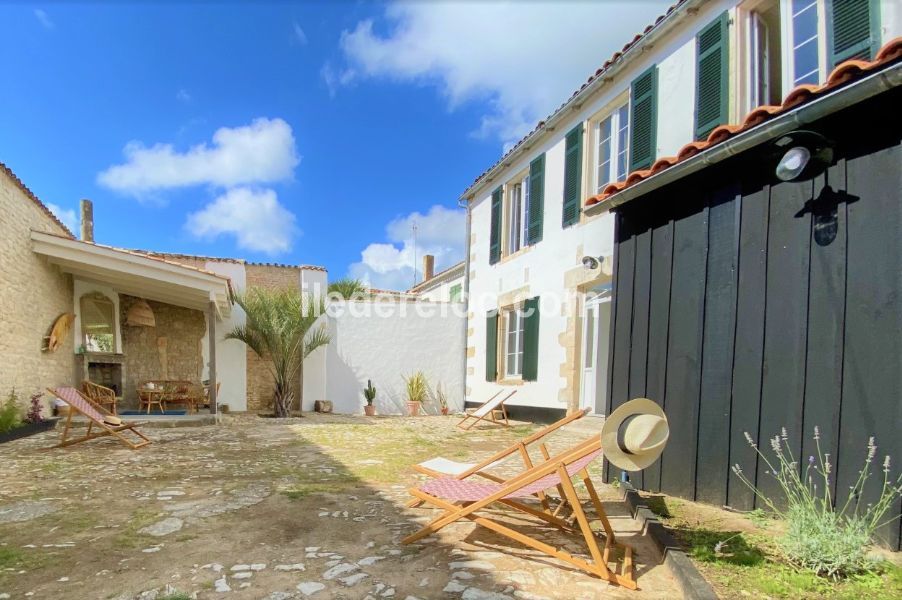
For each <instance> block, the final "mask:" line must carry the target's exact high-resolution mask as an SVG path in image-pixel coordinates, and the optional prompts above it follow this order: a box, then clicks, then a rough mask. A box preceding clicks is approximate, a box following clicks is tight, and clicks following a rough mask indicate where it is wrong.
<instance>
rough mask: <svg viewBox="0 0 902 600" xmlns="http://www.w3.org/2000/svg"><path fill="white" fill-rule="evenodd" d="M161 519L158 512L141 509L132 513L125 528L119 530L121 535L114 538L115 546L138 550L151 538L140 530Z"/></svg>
mask: <svg viewBox="0 0 902 600" xmlns="http://www.w3.org/2000/svg"><path fill="white" fill-rule="evenodd" d="M158 519H160V514H159V513H158V512H157V511H154V510H149V509H146V508H141V509H138V510H136V511H135V512H133V513H132V516H131V518H129V520H128V523H126V525H125V527H123V528H122V529H120V530H119V533H117V534H116V535H115V537H113V546H115V547H116V548H137V547H139V546H142V545H144V543H145V542H146V541H147V540H148V539H149V538H150V537H151V536H148V535H145V534H143V533H139V530H141V529H143V528H144V527H147V526H148V525H150V524H151V523H153V522H155V521H157V520H158Z"/></svg>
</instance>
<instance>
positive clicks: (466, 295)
mask: <svg viewBox="0 0 902 600" xmlns="http://www.w3.org/2000/svg"><path fill="white" fill-rule="evenodd" d="M457 205H458V206H459V207H461V208H465V209H467V237H466V239H465V240H464V248H465V253H464V286H463V300H464V316H465V318H464V326H463V337H464V347H463V353H462V354H461V372H462V374H463V379H462V381H463V388H464V389H463V392H464V397H463V401H464V403H463V406H462V407H461V408H462V409H463V408H465V407H466V405H467V343H468V341H467V329H469V326H470V245H471V244H470V235H471V234H470V229H471V227H472V220H473V213H472V212H471V206H470V201H469V200H465V199H458V201H457Z"/></svg>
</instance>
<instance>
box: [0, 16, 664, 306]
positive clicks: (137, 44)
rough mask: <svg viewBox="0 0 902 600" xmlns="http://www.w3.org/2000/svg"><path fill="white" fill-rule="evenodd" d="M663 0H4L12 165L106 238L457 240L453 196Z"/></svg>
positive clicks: (252, 242) (400, 245) (230, 252)
mask: <svg viewBox="0 0 902 600" xmlns="http://www.w3.org/2000/svg"><path fill="white" fill-rule="evenodd" d="M667 4H668V3H667V2H660V1H651V0H649V1H648V2H596V3H588V2H577V3H572V4H570V3H561V2H558V3H541V2H530V3H526V4H522V3H521V4H509V3H481V4H476V3H456V4H454V3H449V4H444V3H438V2H414V3H390V4H376V3H362V2H356V3H355V2H337V3H333V2H316V3H310V4H303V3H297V4H295V3H288V2H276V3H272V4H265V3H263V4H261V3H254V4H249V3H242V2H227V3H214V2H195V3H188V4H177V3H175V2H164V3H160V4H158V5H151V4H150V3H140V4H139V3H123V4H122V5H119V4H114V3H113V2H106V3H103V2H101V3H94V4H85V5H79V4H74V3H73V4H70V3H61V2H52V3H48V4H46V5H43V4H10V3H3V4H0V55H2V56H4V57H6V60H5V61H4V77H3V79H2V81H3V83H2V84H0V85H2V89H0V161H3V162H5V163H6V164H7V165H8V166H9V167H10V168H11V169H12V170H13V171H14V172H16V174H18V175H19V177H20V178H22V180H23V181H24V182H25V184H26V185H28V186H29V187H30V188H31V189H32V190H33V191H34V192H35V193H36V194H37V195H38V197H39V198H41V199H42V200H43V201H44V202H46V203H48V204H52V205H53V209H54V210H55V211H57V212H58V214H60V215H61V216H62V218H63V219H64V220H67V221H69V222H70V223H72V222H73V221H74V218H75V214H76V213H77V208H78V200H79V199H80V198H83V197H86V198H90V199H92V200H93V201H94V213H95V233H96V238H97V241H98V242H101V243H106V244H111V245H115V246H123V247H128V248H145V249H153V250H160V251H170V252H184V253H192V254H203V255H211V256H237V257H243V258H247V259H249V260H256V261H272V262H283V263H292V264H304V263H311V264H319V265H323V266H325V267H327V268H328V269H329V272H330V277H331V278H337V277H341V276H344V275H347V274H350V275H354V276H358V277H361V278H364V279H367V280H368V281H370V282H371V283H372V284H374V285H376V286H379V287H391V288H401V289H403V288H406V287H409V285H410V283H412V280H413V270H412V266H413V265H412V263H413V245H412V243H411V241H410V239H409V238H410V225H411V223H412V222H413V221H416V222H417V224H418V227H419V236H418V237H419V243H418V245H417V254H418V255H422V254H423V253H424V252H431V253H434V254H436V255H437V263H438V264H437V267H438V268H443V267H446V266H448V265H450V264H452V263H453V262H455V261H457V260H460V259H461V258H462V257H463V236H464V229H463V228H464V219H463V216H462V211H461V210H460V209H458V208H457V198H458V196H459V195H460V193H461V192H462V191H463V190H464V189H465V188H466V187H467V185H468V184H469V183H470V182H471V181H472V180H473V179H474V178H475V177H476V176H477V175H478V174H479V173H481V172H482V171H483V170H484V169H485V168H486V167H488V166H489V165H491V164H492V163H493V162H494V161H495V160H497V158H498V157H499V156H500V154H501V152H502V150H503V148H504V147H505V146H506V145H509V144H510V143H512V142H514V141H516V140H517V139H519V137H520V136H521V135H522V134H523V133H525V132H526V131H528V130H529V129H531V127H532V126H533V125H534V123H535V122H536V121H537V120H539V119H541V118H543V117H544V116H545V115H546V114H548V112H550V111H551V110H553V108H554V107H556V106H557V105H558V104H560V103H561V102H562V101H563V100H564V99H566V97H568V96H569V94H570V92H571V91H572V90H573V89H575V88H576V87H577V86H578V85H579V84H580V83H581V82H582V81H583V80H584V79H585V77H587V76H588V75H589V73H590V72H592V71H593V70H594V69H595V68H596V67H597V66H598V65H600V64H601V63H603V62H604V60H605V59H606V58H607V57H609V56H610V55H611V54H612V53H613V52H614V51H615V50H617V49H619V48H620V47H621V46H622V45H623V44H625V43H626V42H627V41H629V40H630V39H631V38H632V36H633V35H634V34H635V33H636V32H637V31H640V30H641V29H642V28H643V27H644V26H645V25H647V24H648V23H650V22H652V21H653V20H654V18H655V17H656V16H657V15H658V14H661V13H662V12H663V10H665V9H666V5H667Z"/></svg>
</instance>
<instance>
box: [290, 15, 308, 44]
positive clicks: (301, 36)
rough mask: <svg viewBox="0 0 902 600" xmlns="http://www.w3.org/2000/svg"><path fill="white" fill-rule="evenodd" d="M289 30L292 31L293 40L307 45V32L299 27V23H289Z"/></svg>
mask: <svg viewBox="0 0 902 600" xmlns="http://www.w3.org/2000/svg"><path fill="white" fill-rule="evenodd" d="M291 30H292V31H293V32H294V40H295V41H296V42H297V43H298V44H300V45H302V46H305V45H307V34H306V33H305V32H304V28H303V27H301V24H300V23H298V22H297V21H295V22H294V23H292V24H291Z"/></svg>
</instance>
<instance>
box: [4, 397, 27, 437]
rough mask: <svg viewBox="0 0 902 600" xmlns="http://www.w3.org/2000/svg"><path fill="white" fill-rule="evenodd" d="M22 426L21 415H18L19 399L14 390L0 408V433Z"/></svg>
mask: <svg viewBox="0 0 902 600" xmlns="http://www.w3.org/2000/svg"><path fill="white" fill-rule="evenodd" d="M21 424H22V415H21V414H19V397H18V396H17V395H16V390H12V391H10V393H9V396H8V397H7V398H6V402H5V403H4V404H3V406H2V407H0V433H6V432H7V431H10V430H11V429H15V428H16V427H18V426H19V425H21Z"/></svg>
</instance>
